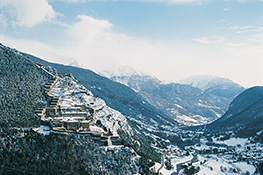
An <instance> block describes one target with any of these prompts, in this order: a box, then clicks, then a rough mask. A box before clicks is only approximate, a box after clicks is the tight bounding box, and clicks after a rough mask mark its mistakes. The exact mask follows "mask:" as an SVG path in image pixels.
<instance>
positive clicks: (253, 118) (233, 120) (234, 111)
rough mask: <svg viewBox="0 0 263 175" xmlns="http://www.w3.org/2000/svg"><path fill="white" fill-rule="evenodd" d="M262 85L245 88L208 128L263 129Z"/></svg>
mask: <svg viewBox="0 0 263 175" xmlns="http://www.w3.org/2000/svg"><path fill="white" fill-rule="evenodd" d="M262 106H263V87H261V86H257V87H252V88H250V89H247V90H246V91H244V92H243V93H241V94H240V95H238V96H237V97H236V98H235V99H234V100H233V101H232V102H231V104H230V106H229V109H228V110H227V112H226V113H225V114H224V115H223V116H222V117H221V118H220V119H218V120H217V121H215V122H213V123H211V125H209V126H208V127H209V128H216V129H220V130H224V129H235V128H239V129H243V130H251V131H252V130H254V131H259V130H262V129H263V123H262V121H263V108H262Z"/></svg>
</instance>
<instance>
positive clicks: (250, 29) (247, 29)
mask: <svg viewBox="0 0 263 175" xmlns="http://www.w3.org/2000/svg"><path fill="white" fill-rule="evenodd" d="M230 29H231V30H234V31H236V33H237V34H242V33H259V32H263V27H256V26H243V27H240V26H233V27H230Z"/></svg>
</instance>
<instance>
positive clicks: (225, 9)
mask: <svg viewBox="0 0 263 175" xmlns="http://www.w3.org/2000/svg"><path fill="white" fill-rule="evenodd" d="M223 10H224V11H230V10H232V8H230V7H226V8H224V9H223Z"/></svg>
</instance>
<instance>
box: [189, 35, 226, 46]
mask: <svg viewBox="0 0 263 175" xmlns="http://www.w3.org/2000/svg"><path fill="white" fill-rule="evenodd" d="M193 40H194V41H196V42H198V43H201V44H220V43H223V42H224V41H225V38H223V37H218V36H212V37H205V36H204V37H200V38H194V39H193Z"/></svg>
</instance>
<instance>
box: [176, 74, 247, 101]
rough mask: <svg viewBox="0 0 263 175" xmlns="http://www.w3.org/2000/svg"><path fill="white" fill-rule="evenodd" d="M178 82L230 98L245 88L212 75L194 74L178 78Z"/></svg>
mask: <svg viewBox="0 0 263 175" xmlns="http://www.w3.org/2000/svg"><path fill="white" fill-rule="evenodd" d="M179 82H180V83H182V84H188V85H191V86H194V87H197V88H199V89H201V90H203V91H205V92H208V93H210V94H213V95H217V96H222V97H226V98H229V99H231V100H232V99H233V98H234V97H235V96H236V95H238V94H240V93H241V92H242V91H244V89H245V88H244V87H242V86H240V85H239V84H237V83H235V82H233V81H232V80H230V79H228V78H222V77H217V76H214V75H194V76H191V77H188V78H186V79H183V80H180V81H179Z"/></svg>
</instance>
